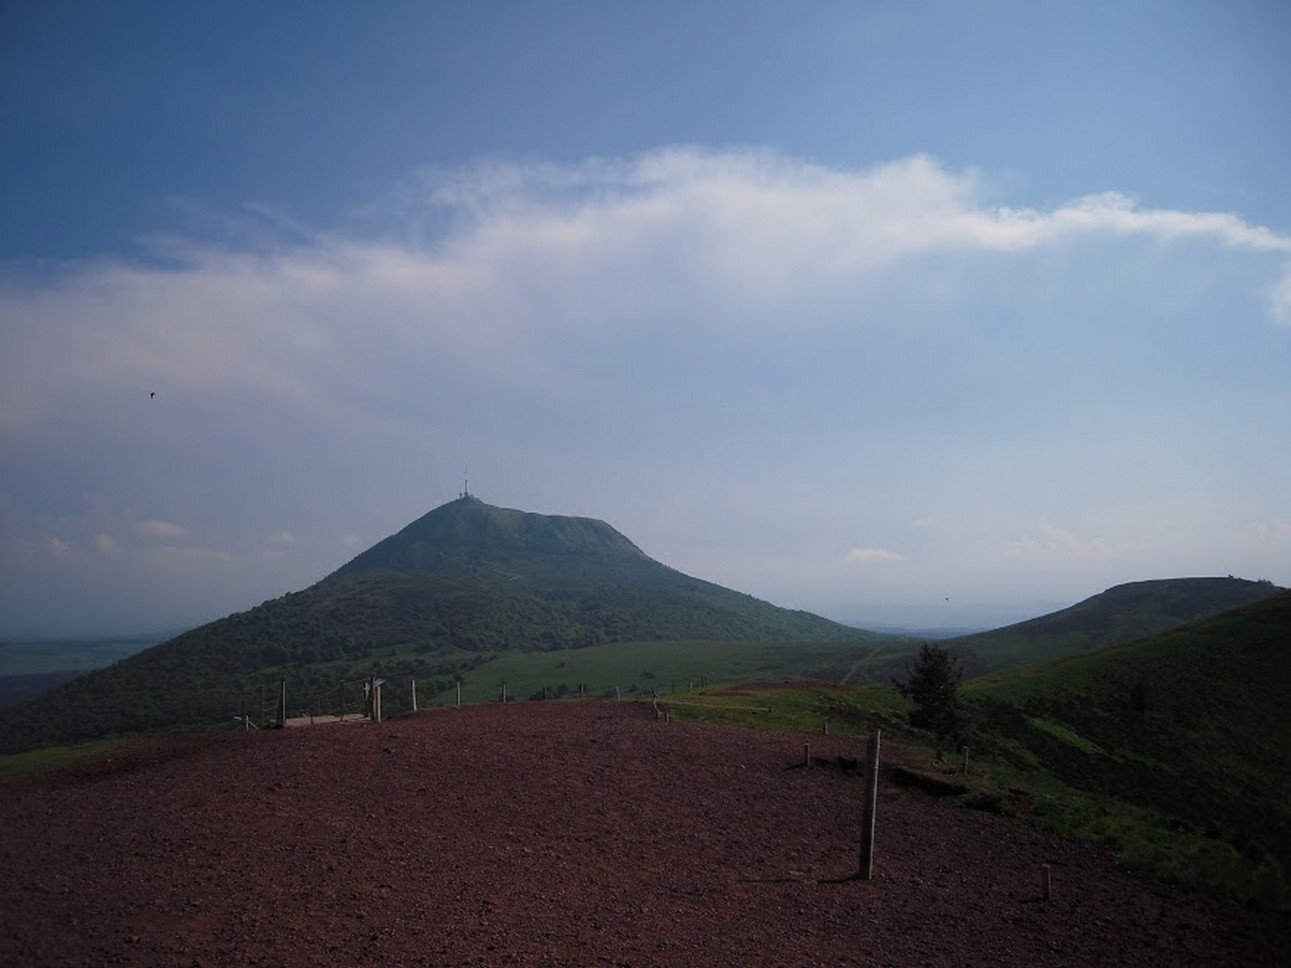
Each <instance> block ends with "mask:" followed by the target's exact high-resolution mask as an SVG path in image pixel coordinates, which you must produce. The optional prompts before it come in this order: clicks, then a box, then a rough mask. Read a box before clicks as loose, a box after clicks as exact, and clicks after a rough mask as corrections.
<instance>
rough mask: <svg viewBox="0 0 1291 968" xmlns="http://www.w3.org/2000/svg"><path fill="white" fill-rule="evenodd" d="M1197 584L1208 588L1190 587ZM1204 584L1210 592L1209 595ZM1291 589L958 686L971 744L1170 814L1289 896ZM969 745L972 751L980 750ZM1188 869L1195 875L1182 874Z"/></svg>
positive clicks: (1214, 860) (1219, 858)
mask: <svg viewBox="0 0 1291 968" xmlns="http://www.w3.org/2000/svg"><path fill="white" fill-rule="evenodd" d="M1201 587H1203V588H1205V587H1208V586H1205V585H1203V586H1201ZM1209 587H1213V586H1209ZM1289 687H1291V592H1287V591H1280V592H1276V593H1275V594H1273V595H1271V596H1265V597H1263V598H1262V600H1260V601H1258V602H1256V603H1254V604H1251V605H1247V606H1245V607H1243V608H1239V609H1236V610H1233V611H1229V612H1225V613H1223V614H1222V615H1218V616H1213V617H1211V618H1207V619H1203V620H1201V621H1198V622H1194V623H1191V624H1189V625H1187V626H1185V627H1183V628H1178V629H1175V630H1173V631H1170V632H1165V633H1162V634H1159V635H1155V636H1152V637H1149V638H1145V639H1141V640H1139V641H1136V642H1133V643H1129V644H1126V645H1119V646H1113V647H1110V648H1105V649H1101V650H1098V651H1095V652H1089V653H1086V654H1083V655H1078V656H1070V657H1067V658H1063V659H1059V660H1055V661H1053V662H1049V663H1045V664H1043V665H1037V666H1028V667H1026V668H1022V669H1009V670H1002V671H999V672H995V673H992V674H990V675H988V676H984V677H982V678H980V679H977V680H973V681H972V682H969V683H966V684H965V687H964V692H965V695H966V696H967V697H968V698H969V699H970V700H971V701H972V703H973V708H974V709H975V710H976V714H977V716H978V717H979V723H980V726H981V727H982V728H983V733H982V735H983V736H993V737H996V738H998V737H1005V739H1004V741H1003V745H1002V746H1001V747H1000V748H999V749H998V750H997V751H996V752H998V753H1001V754H1002V755H1004V756H1006V757H1007V758H1012V759H1013V760H1015V761H1016V763H1017V764H1018V765H1019V766H1020V767H1023V768H1037V767H1038V768H1043V769H1044V770H1046V771H1048V772H1050V773H1052V774H1054V775H1056V776H1058V777H1060V778H1061V779H1062V780H1063V781H1065V782H1067V783H1069V784H1071V785H1072V786H1075V787H1077V788H1080V789H1084V790H1088V791H1091V792H1093V793H1095V794H1098V795H1101V796H1106V797H1112V798H1115V799H1118V800H1121V801H1126V802H1130V803H1134V804H1137V805H1139V806H1142V807H1143V808H1145V809H1150V810H1154V811H1158V812H1161V813H1164V814H1166V815H1169V816H1172V817H1176V818H1178V822H1179V823H1180V824H1183V825H1184V826H1185V827H1188V828H1191V829H1193V830H1195V831H1196V832H1197V833H1198V834H1199V836H1201V837H1203V838H1204V839H1205V840H1204V841H1203V842H1210V843H1212V844H1226V845H1228V847H1226V848H1223V849H1218V848H1216V849H1210V850H1207V851H1205V852H1204V853H1203V854H1199V855H1198V856H1195V857H1181V858H1179V859H1178V861H1177V863H1179V864H1180V865H1184V866H1187V865H1192V866H1194V867H1195V866H1196V865H1199V864H1212V865H1223V864H1225V863H1227V862H1226V861H1225V859H1224V858H1225V850H1227V851H1229V852H1230V853H1229V854H1228V856H1230V857H1231V856H1233V855H1234V854H1233V853H1232V852H1235V853H1236V854H1240V855H1242V856H1243V857H1245V858H1246V859H1247V860H1249V861H1254V862H1255V865H1257V868H1258V870H1259V872H1260V873H1259V874H1258V875H1257V876H1258V877H1260V878H1261V879H1262V881H1263V883H1261V884H1251V885H1248V888H1247V891H1246V893H1250V894H1257V895H1260V896H1263V897H1264V898H1265V899H1266V900H1268V901H1271V902H1272V903H1275V904H1284V903H1286V902H1287V901H1288V900H1291V879H1289V874H1288V872H1291V702H1288V696H1287V690H1288V688H1289ZM984 741H986V740H982V739H980V738H979V740H977V742H984ZM1194 873H1195V872H1194Z"/></svg>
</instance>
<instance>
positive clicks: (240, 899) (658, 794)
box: [0, 701, 1291, 966]
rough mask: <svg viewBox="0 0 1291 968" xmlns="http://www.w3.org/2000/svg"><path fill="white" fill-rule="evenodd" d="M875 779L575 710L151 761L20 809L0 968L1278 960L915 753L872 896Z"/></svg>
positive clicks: (456, 718)
mask: <svg viewBox="0 0 1291 968" xmlns="http://www.w3.org/2000/svg"><path fill="white" fill-rule="evenodd" d="M808 743H809V744H810V746H811V751H810V752H811V756H812V757H813V759H814V760H815V761H816V762H815V764H814V765H812V766H811V767H810V768H807V767H805V766H804V750H803V746H804V744H808ZM860 756H863V744H861V743H860V742H858V741H857V740H856V739H850V738H844V737H828V736H802V735H785V734H772V733H762V732H754V731H749V730H741V729H736V728H727V727H715V726H701V725H696V724H687V723H682V722H676V721H673V722H662V721H657V720H656V719H655V717H654V714H653V712H652V710H651V708H650V707H649V706H648V705H644V704H635V703H613V702H576V701H561V702H549V703H517V704H511V705H506V706H501V705H493V706H477V707H467V708H461V709H441V710H433V711H428V712H423V713H422V714H420V715H418V716H414V717H407V718H403V719H399V720H397V721H392V722H388V723H381V724H372V725H333V726H315V727H312V728H304V729H288V730H280V731H266V732H259V733H257V732H252V733H222V734H207V735H192V736H183V737H176V738H170V739H164V740H150V741H147V742H141V743H137V744H130V745H129V746H127V747H125V748H124V749H122V750H120V751H118V752H116V753H114V754H113V755H112V756H111V757H110V759H106V760H99V761H94V762H85V763H82V764H80V765H77V766H73V767H70V768H66V769H64V770H60V771H57V772H54V773H48V774H44V775H42V776H39V777H35V778H31V779H26V780H19V781H10V782H8V783H6V784H5V785H3V786H0V861H2V864H3V871H4V876H3V878H0V963H4V964H12V965H24V966H38V965H149V966H151V965H158V966H160V965H165V966H183V965H192V966H198V965H201V966H233V965H274V966H278V965H281V966H321V965H376V964H386V965H481V966H484V965H535V966H537V965H552V966H557V965H561V966H563V965H619V966H627V965H636V966H644V965H706V966H708V965H713V966H716V965H741V966H745V965H793V966H808V965H902V966H904V965H991V966H1007V965H1018V966H1023V965H1025V966H1036V965H1113V964H1119V965H1171V966H1174V965H1259V964H1269V965H1273V964H1282V963H1284V961H1283V957H1284V954H1285V952H1286V950H1288V949H1287V947H1286V945H1287V942H1288V941H1289V940H1291V931H1289V930H1288V925H1287V918H1286V917H1285V916H1283V915H1270V914H1267V913H1265V914H1259V913H1257V912H1251V911H1247V910H1245V909H1241V908H1237V907H1234V906H1229V905H1227V904H1225V903H1222V902H1220V901H1218V900H1215V899H1211V898H1205V897H1198V896H1195V895H1190V894H1187V893H1185V892H1182V891H1179V890H1177V889H1175V888H1172V887H1170V886H1167V885H1164V884H1160V883H1157V882H1155V881H1152V880H1150V879H1146V878H1144V877H1141V876H1137V875H1134V874H1132V873H1129V872H1127V871H1124V870H1122V869H1120V868H1118V867H1117V865H1116V863H1115V859H1114V857H1113V856H1112V855H1111V854H1110V853H1109V852H1107V851H1106V850H1104V849H1101V848H1098V847H1093V846H1088V845H1082V844H1077V843H1072V842H1069V841H1065V840H1061V839H1058V838H1055V837H1052V836H1049V835H1046V834H1043V833H1039V832H1037V831H1035V830H1032V829H1030V828H1028V827H1027V826H1025V825H1024V824H1022V823H1021V822H1019V821H1017V820H1011V819H1007V818H1003V817H999V816H995V815H991V814H987V813H982V812H977V811H971V810H966V809H963V808H962V807H958V806H955V805H954V804H953V803H951V802H949V801H947V800H944V799H937V798H935V797H932V796H929V795H928V794H925V793H921V792H919V791H916V790H911V789H908V788H904V787H897V786H895V785H894V784H893V783H891V782H890V776H889V775H888V773H887V769H886V767H887V766H890V765H894V764H898V763H899V762H900V761H901V758H902V757H901V754H900V752H899V751H897V750H895V749H885V750H884V754H883V758H882V762H883V763H884V764H885V770H884V771H882V772H881V780H880V795H879V804H878V821H877V837H876V845H877V846H876V852H875V864H874V876H873V878H872V879H871V880H868V881H859V880H854V879H851V875H852V874H853V873H854V872H855V870H856V867H857V854H858V844H859V838H860V812H861V789H862V778H861V774H860V773H859V772H856V771H854V770H848V769H844V768H841V767H840V766H839V765H838V762H837V761H838V759H839V758H843V759H856V758H857V757H860ZM1044 864H1048V865H1050V870H1051V875H1052V895H1051V897H1050V899H1049V900H1044V899H1042V897H1041V879H1040V877H1041V875H1040V871H1041V867H1042V865H1044Z"/></svg>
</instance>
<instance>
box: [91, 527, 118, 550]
mask: <svg viewBox="0 0 1291 968" xmlns="http://www.w3.org/2000/svg"><path fill="white" fill-rule="evenodd" d="M94 550H95V551H97V552H98V553H99V554H101V555H110V554H115V553H116V552H117V551H119V550H120V548H119V547H118V546H117V542H116V539H115V538H113V537H112V535H110V534H105V533H104V532H102V531H100V532H99V533H98V534H96V535H95V536H94Z"/></svg>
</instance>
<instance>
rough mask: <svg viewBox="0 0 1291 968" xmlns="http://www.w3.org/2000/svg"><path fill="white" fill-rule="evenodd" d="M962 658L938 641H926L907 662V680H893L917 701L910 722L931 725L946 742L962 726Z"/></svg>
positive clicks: (930, 728) (913, 700)
mask: <svg viewBox="0 0 1291 968" xmlns="http://www.w3.org/2000/svg"><path fill="white" fill-rule="evenodd" d="M963 677H964V676H963V673H962V672H961V671H960V668H959V660H958V659H956V658H955V657H954V656H952V655H951V654H950V653H949V652H947V651H946V650H945V649H943V648H942V647H941V646H939V645H933V644H931V643H925V644H924V645H921V646H920V647H919V655H918V656H916V657H915V658H914V659H913V660H912V661H911V662H909V663H907V664H906V677H905V681H904V682H901V681H898V680H896V679H893V680H892V684H893V685H894V686H896V687H897V691H899V692H900V693H901V695H902V696H904V697H905V698H906V699H909V700H910V701H911V702H912V703H914V709H912V710H910V716H909V719H910V725H911V726H913V727H915V728H916V729H928V730H931V731H932V732H933V733H935V734H936V736H937V739H938V740H941V741H943V742H945V741H948V740H950V739H952V738H954V737H955V736H956V735H957V734H958V733H959V729H960V716H959V683H960V680H961V679H963Z"/></svg>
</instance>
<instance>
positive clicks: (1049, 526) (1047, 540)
mask: <svg viewBox="0 0 1291 968" xmlns="http://www.w3.org/2000/svg"><path fill="white" fill-rule="evenodd" d="M999 547H1000V551H1001V552H1003V554H1004V555H1005V557H1008V558H1014V559H1019V560H1024V561H1026V560H1037V559H1047V558H1066V559H1084V558H1091V557H1093V558H1102V557H1110V556H1113V555H1117V554H1121V553H1124V552H1126V551H1130V550H1134V549H1136V548H1137V545H1135V544H1133V543H1130V542H1124V541H1121V542H1118V541H1112V540H1109V539H1107V538H1102V537H1096V538H1086V537H1080V536H1077V535H1076V534H1073V533H1072V532H1071V531H1068V530H1066V529H1064V528H1060V527H1058V526H1057V525H1055V524H1053V523H1052V522H1050V521H1042V522H1040V523H1039V524H1038V525H1036V526H1035V527H1034V528H1033V529H1032V530H1031V531H1030V533H1028V534H1025V535H1023V536H1021V537H1018V538H1007V539H1002V540H1001V541H1000V543H999Z"/></svg>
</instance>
